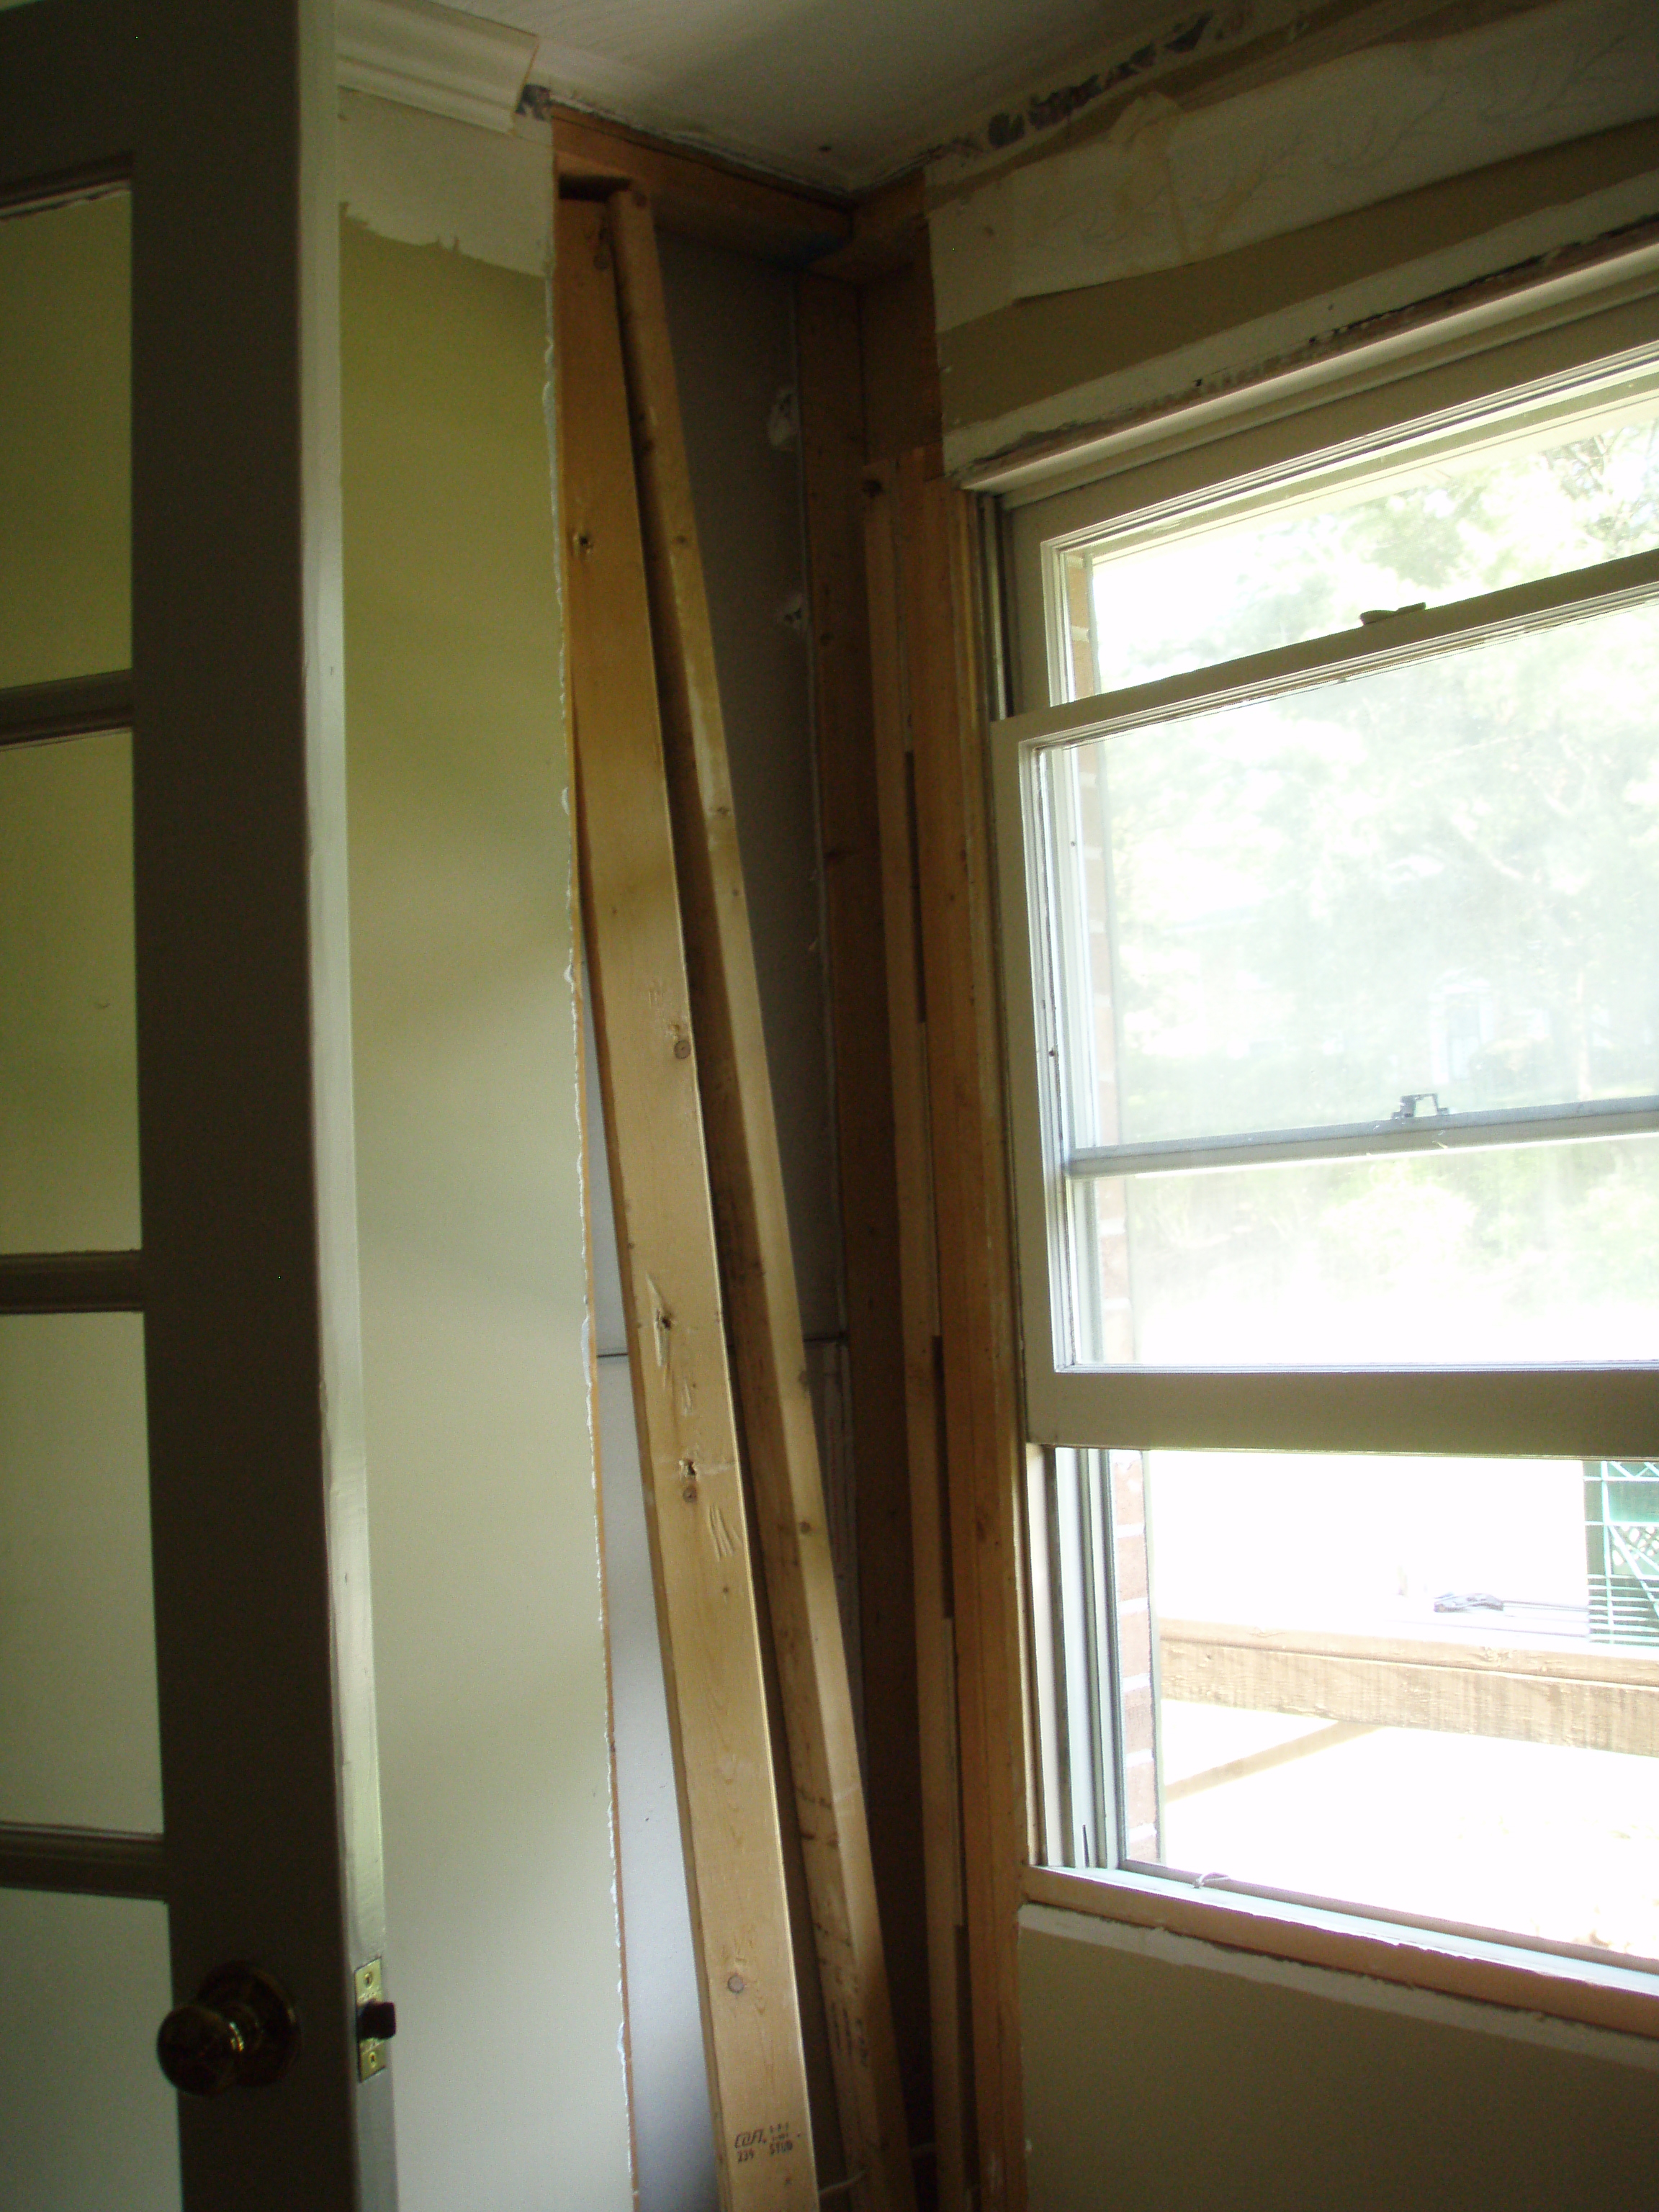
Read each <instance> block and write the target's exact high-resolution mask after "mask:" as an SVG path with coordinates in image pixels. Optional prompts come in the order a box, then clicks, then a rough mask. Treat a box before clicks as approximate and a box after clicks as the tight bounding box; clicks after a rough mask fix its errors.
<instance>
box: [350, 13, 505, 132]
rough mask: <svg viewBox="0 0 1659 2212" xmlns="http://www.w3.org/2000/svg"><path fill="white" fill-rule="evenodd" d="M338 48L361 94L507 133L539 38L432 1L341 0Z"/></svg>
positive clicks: (356, 88) (352, 85)
mask: <svg viewBox="0 0 1659 2212" xmlns="http://www.w3.org/2000/svg"><path fill="white" fill-rule="evenodd" d="M335 49H336V52H337V58H338V66H339V81H340V82H341V83H342V84H343V85H348V86H349V87H350V88H352V90H354V91H356V92H373V93H378V94H380V98H381V99H382V100H400V101H401V102H402V103H403V105H404V106H405V107H423V108H425V109H427V110H428V112H430V113H432V114H434V115H447V116H449V117H451V118H453V120H454V121H456V122H457V123H472V124H476V125H479V126H480V127H481V128H482V129H483V130H485V131H510V130H511V129H512V128H513V111H514V110H515V109H516V107H517V106H518V104H519V94H520V93H521V92H522V91H523V90H524V82H525V78H526V76H528V75H529V72H530V64H531V63H532V61H533V60H534V58H535V55H536V40H535V37H534V34H533V33H531V32H528V31H513V30H508V29H507V27H505V26H504V25H502V24H500V23H487V22H484V21H481V20H480V19H479V18H478V17H477V16H475V15H457V14H456V12H455V11H454V9H450V8H440V7H435V6H434V5H433V4H431V0H337V4H336V9H335Z"/></svg>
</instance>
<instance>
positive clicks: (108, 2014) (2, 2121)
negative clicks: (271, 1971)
mask: <svg viewBox="0 0 1659 2212" xmlns="http://www.w3.org/2000/svg"><path fill="white" fill-rule="evenodd" d="M0 1960H3V1961H4V1964H3V1967H0V2050H3V2051H4V2053H5V2064H4V2066H3V2068H0V2142H3V2143H4V2144H5V2147H6V2150H5V2165H6V2178H5V2183H4V2191H3V2194H4V2199H5V2202H6V2203H8V2204H15V2205H17V2206H19V2207H25V2206H26V2207H27V2212H115V2208H117V2207H118V2208H119V2212H179V2135H178V2127H177V2124H176V2123H175V2120H174V2118H173V2102H174V2100H173V2092H172V2091H171V2090H170V2089H169V2088H168V2087H167V2083H166V2082H165V2081H163V2080H162V2079H161V2072H160V2069H158V2068H157V2066H156V2064H155V2052H154V2046H155V2022H156V2021H158V2020H159V2019H160V2018H161V2015H162V2014H163V2013H164V2012H165V2011H166V2010H167V2005H168V2003H169V2002H171V2000H170V1997H169V1995H168V1977H167V1907H166V1906H165V1905H152V1904H149V1903H147V1902H144V1901H143V1900H140V1899H131V1898H120V1897H62V1896H52V1895H51V1894H49V1893H48V1894H43V1893H40V1892H38V1891H33V1890H0Z"/></svg>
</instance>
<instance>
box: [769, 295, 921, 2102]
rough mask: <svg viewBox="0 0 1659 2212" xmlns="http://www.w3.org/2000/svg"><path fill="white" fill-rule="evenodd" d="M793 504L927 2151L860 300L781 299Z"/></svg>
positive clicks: (878, 1848) (900, 1891) (861, 1548)
mask: <svg viewBox="0 0 1659 2212" xmlns="http://www.w3.org/2000/svg"><path fill="white" fill-rule="evenodd" d="M795 301H796V309H795V313H796V333H797V347H798V353H799V373H800V450H801V488H802V494H803V498H804V503H805V516H806V556H807V604H808V607H809V610H810V613H811V639H812V684H813V723H814V727H815V733H816V740H817V772H818V820H819V828H820V835H821V846H822V851H823V908H824V931H825V939H826V948H827V951H828V955H829V957H828V961H827V963H826V964H827V968H828V982H829V1028H830V1036H831V1041H832V1046H833V1066H834V1070H835V1097H836V1153H837V1158H838V1159H839V1162H840V1169H841V1173H840V1177H839V1191H840V1200H841V1229H842V1254H843V1279H844V1282H845V1285H846V1298H847V1360H848V1374H849V1377H850V1381H851V1385H852V1390H851V1405H852V1443H853V1450H852V1471H853V1480H854V1486H855V1492H856V1499H857V1510H856V1515H855V1517H854V1527H855V1534H856V1542H857V1549H858V1597H859V1644H860V1651H861V1655H862V1662H863V1668H864V1675H865V1680H866V1681H867V1682H869V1683H870V1684H872V1685H873V1686H874V1688H875V1694H874V1695H873V1696H866V1699H865V1701H864V1747H865V1774H866V1782H867V1785H868V1791H867V1795H868V1804H869V1822H870V1851H871V1857H872V1862H873V1864H874V1868H875V1877H876V1889H877V1893H878V1897H879V1899H880V1903H881V1917H882V1933H883V1937H884V1943H885V1948H886V1956H887V1973H888V1984H889V1987H890V1992H891V1996H892V2007H893V2032H894V2034H895V2036H896V2039H897V2043H898V2054H899V2071H900V2074H901V2076H902V2081H903V2084H904V2094H905V2105H906V2107H907V2110H908V2114H909V2120H910V2134H911V2137H912V2140H913V2141H915V2142H936V2141H937V2136H936V2135H935V2132H934V2127H933V2115H932V2112H931V2105H932V2068H931V2064H930V2062H929V2057H928V2045H929V2041H930V2029H929V2017H928V1996H927V1905H926V1881H925V1876H924V1873H923V1864H922V1858H923V1848H922V1818H921V1729H920V1721H919V1717H918V1711H917V1704H916V1608H915V1565H914V1559H913V1554H912V1547H911V1539H910V1484H909V1469H908V1455H907V1451H906V1434H905V1387H904V1322H903V1304H902V1289H901V1282H900V1273H899V1239H900V1228H899V1198H898V1183H897V1171H896V1161H895V1155H894V1133H893V1091H892V1065H891V1051H890V1040H889V1036H888V1018H887V969H886V954H885V950H884V930H883V926H882V873H881V833H880V820H879V809H878V803H877V793H876V756H875V728H874V717H873V711H872V701H871V689H870V647H869V608H868V600H867V594H866V586H865V573H864V507H865V490H864V453H865V433H864V402H863V362H862V355H861V349H860V331H859V296H858V294H857V293H856V292H855V291H854V289H853V288H852V287H851V286H850V285H848V284H841V283H833V282H831V281H830V280H829V279H828V278H825V277H821V276H814V275H808V276H802V277H800V278H799V279H798V280H797V282H796V286H795Z"/></svg>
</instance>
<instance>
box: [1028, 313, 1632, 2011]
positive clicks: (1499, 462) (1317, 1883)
mask: <svg viewBox="0 0 1659 2212" xmlns="http://www.w3.org/2000/svg"><path fill="white" fill-rule="evenodd" d="M1639 289H1640V288H1639V287H1638V288H1637V290H1638V293H1639ZM1656 334H1659V317H1656V316H1655V314H1654V313H1652V312H1651V311H1650V308H1649V307H1647V306H1646V305H1645V304H1644V301H1642V300H1641V299H1640V298H1639V297H1638V298H1636V299H1635V300H1634V301H1633V303H1632V300H1630V299H1625V300H1622V301H1620V303H1619V304H1618V305H1617V306H1616V307H1603V308H1602V309H1601V310H1598V311H1597V312H1595V313H1583V314H1581V315H1579V316H1578V317H1577V319H1569V320H1567V321H1566V322H1565V323H1558V324H1557V325H1555V326H1554V327H1553V328H1551V329H1547V330H1539V329H1529V330H1528V331H1527V332H1526V333H1524V334H1521V335H1517V334H1516V332H1515V331H1510V333H1509V334H1508V335H1507V336H1506V337H1505V338H1504V342H1503V343H1494V344H1492V345H1489V346H1488V347H1487V348H1486V349H1485V350H1484V351H1482V350H1480V349H1473V348H1468V347H1465V348H1463V349H1461V350H1460V349H1451V350H1449V351H1443V355H1442V356H1439V357H1437V359H1436V360H1435V362H1433V363H1432V364H1431V365H1429V366H1425V365H1424V364H1423V362H1421V360H1420V359H1419V363H1418V365H1417V366H1416V368H1413V370H1412V372H1411V373H1410V374H1398V375H1389V376H1383V374H1381V373H1380V372H1379V371H1377V370H1376V368H1374V367H1373V368H1366V367H1365V366H1364V364H1363V363H1362V364H1359V365H1358V366H1357V367H1355V368H1352V369H1351V371H1350V372H1349V374H1347V377H1346V381H1345V382H1344V383H1343V384H1342V386H1340V388H1337V387H1334V386H1333V388H1332V389H1331V390H1330V391H1329V392H1327V393H1326V394H1325V396H1323V397H1319V396H1317V395H1315V396H1314V397H1312V398H1310V397H1309V396H1308V395H1306V394H1304V395H1303V397H1302V398H1300V399H1299V400H1298V401H1297V404H1295V405H1293V406H1292V405H1291V404H1289V403H1288V402H1286V401H1285V399H1284V398H1282V396H1281V397H1280V398H1279V399H1278V400H1277V401H1276V403H1275V404H1273V405H1272V406H1268V405H1265V404H1264V405H1263V406H1261V407H1260V408H1259V409H1258V410H1257V412H1256V416H1255V419H1254V420H1247V419H1245V415H1244V413H1243V411H1240V412H1236V413H1233V414H1231V415H1225V416H1222V417H1221V418H1220V419H1219V420H1218V422H1214V423H1212V425H1211V427H1210V428H1209V430H1208V431H1207V432H1200V430H1199V429H1197V428H1195V427H1192V428H1188V429H1186V430H1185V431H1184V432H1183V431H1182V428H1181V426H1180V425H1179V424H1178V423H1177V424H1175V425H1173V426H1170V425H1165V426H1164V428H1163V429H1162V430H1161V431H1160V432H1158V434H1157V436H1156V437H1154V436H1153V435H1152V434H1148V435H1146V436H1143V437H1142V438H1141V439H1140V440H1139V442H1137V441H1134V440H1126V441H1123V445H1122V447H1121V451H1120V452H1119V453H1118V454H1117V456H1116V457H1115V460H1114V462H1113V465H1112V466H1111V468H1110V470H1109V472H1108V473H1107V474H1105V475H1103V476H1101V477H1098V478H1097V480H1096V481H1095V482H1093V483H1086V484H1084V485H1082V486H1080V487H1079V486H1073V487H1069V488H1066V489H1061V490H1060V491H1057V492H1056V491H1054V490H1053V489H1043V491H1042V495H1041V496H1035V495H1012V496H1011V497H1010V498H1009V500H1008V502H1007V505H1008V512H1007V513H1006V516H1005V538H1006V542H1007V544H1008V545H1009V547H1010V549H1011V550H1010V580H1011V586H1012V588H1011V594H1010V596H1011V599H1012V603H1013V605H1014V607H1015V610H1016V621H1015V624H1014V629H1015V637H1014V648H1015V651H1016V652H1017V655H1018V665H1019V667H1020V669H1021V670H1022V671H1023V684H1022V696H1021V697H1020V699H1019V702H1018V703H1019V706H1020V708H1021V711H1019V712H1018V713H1017V714H1013V715H1012V716H1010V717H1009V718H1008V719H1006V720H1003V721H1000V722H999V723H996V724H994V726H993V728H992V732H991V742H992V759H993V775H994V793H995V806H996V815H997V836H998V851H999V874H1000V912H1001V922H1002V930H1003V939H1004V946H1005V959H1006V973H1005V982H1006V1012H1007V1020H1008V1029H1009V1039H1010V1079H1011V1096H1012V1109H1013V1116H1014V1139H1015V1142H1014V1157H1015V1184H1016V1192H1017V1205H1018V1249H1019V1260H1020V1275H1021V1309H1022V1316H1023V1337H1024V1387H1025V1404H1026V1413H1027V1422H1028V1433H1029V1436H1030V1439H1031V1443H1032V1446H1033V1450H1032V1453H1031V1468H1032V1473H1031V1480H1030V1558H1031V1588H1030V1593H1029V1596H1030V1606H1029V1614H1030V1623H1031V1650H1030V1674H1031V1680H1032V1682H1033V1684H1034V1686H1035V1689H1036V1698H1035V1705H1036V1710H1037V1713H1038V1717H1039V1722H1040V1730H1039V1733H1040V1737H1041V1741H1040V1746H1039V1749H1040V1758H1039V1759H1038V1762H1037V1771H1038V1774H1039V1778H1040V1785H1041V1786H1040V1798H1041V1809H1040V1821H1039V1826H1040V1833H1041V1857H1042V1858H1043V1859H1044V1860H1045V1861H1046V1863H1048V1865H1049V1866H1051V1867H1054V1868H1063V1869H1075V1870H1078V1871H1080V1872H1084V1873H1089V1874H1092V1875H1096V1876H1097V1877H1098V1878H1099V1879H1100V1880H1101V1881H1102V1882H1103V1883H1104V1884H1106V1885H1108V1886H1109V1885H1111V1884H1114V1883H1115V1884H1116V1885H1118V1887H1119V1888H1120V1890H1121V1891H1127V1890H1128V1889H1132V1888H1135V1887H1139V1891H1140V1893H1142V1894H1143V1895H1144V1894H1145V1893H1146V1889H1147V1888H1148V1887H1149V1886H1152V1885H1159V1884H1161V1885H1166V1886H1167V1885H1172V1884H1174V1885H1179V1884H1183V1883H1185V1884H1193V1883H1197V1884H1200V1885H1201V1886H1202V1887H1205V1888H1206V1889H1221V1890H1223V1891H1227V1892H1231V1893H1255V1894H1256V1895H1258V1896H1261V1897H1265V1898H1267V1899H1278V1900H1279V1904H1280V1905H1281V1906H1284V1905H1290V1906H1297V1905H1306V1906H1308V1907H1309V1908H1310V1909H1312V1910H1316V1911H1328V1910H1329V1909H1330V1908H1331V1907H1333V1906H1334V1907H1340V1908H1341V1909H1343V1910H1345V1911H1356V1912H1359V1913H1362V1914H1364V1915H1367V1916H1370V1917H1376V1916H1379V1915H1380V1916H1383V1917H1407V1918H1408V1919H1410V1920H1412V1921H1413V1923H1418V1924H1421V1925H1427V1926H1429V1927H1431V1928H1432V1927H1439V1928H1441V1929H1443V1930H1445V1931H1446V1932H1447V1934H1448V1935H1449V1936H1458V1937H1459V1940H1462V1938H1466V1937H1467V1936H1468V1935H1469V1933H1470V1931H1480V1933H1481V1934H1482V1935H1483V1936H1496V1937H1500V1938H1502V1939H1504V1941H1506V1942H1521V1943H1522V1944H1527V1945H1530V1946H1533V1947H1534V1949H1537V1948H1543V1949H1545V1950H1549V1949H1554V1950H1556V1951H1557V1952H1558V1953H1559V1954H1561V1955H1562V1956H1563V1957H1564V1959H1565V1958H1571V1957H1573V1956H1574V1955H1575V1954H1576V1955H1577V1958H1578V1959H1580V1960H1583V1959H1584V1958H1587V1957H1589V1958H1597V1959H1604V1960H1609V1961H1621V1962H1629V1963H1633V1962H1637V1961H1644V1960H1645V1961H1652V1960H1659V1880H1656V1877H1655V1873H1654V1868H1655V1865H1656V1863H1659V1365H1656V1362H1659V338H1656ZM1578 1971H1582V1968H1581V1969H1579V1970H1578ZM1638 1971H1639V1970H1638Z"/></svg>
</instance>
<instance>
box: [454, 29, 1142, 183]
mask: <svg viewBox="0 0 1659 2212" xmlns="http://www.w3.org/2000/svg"><path fill="white" fill-rule="evenodd" d="M450 4H451V5H452V6H456V5H458V6H459V7H460V8H461V9H464V10H465V13H467V14H468V15H477V16H481V17H484V18H486V19H488V20H489V21H494V22H498V23H506V24H510V25H512V26H513V27H515V28H517V29H520V30H523V31H529V32H532V33H534V34H535V36H536V37H537V39H538V41H539V45H538V49H537V55H536V60H535V63H534V64H533V65H532V69H531V72H530V74H531V78H532V82H535V83H538V84H545V85H547V86H549V87H550V88H551V89H552V91H553V92H554V94H556V96H557V97H560V98H562V99H568V100H574V101H576V102H578V103H579V104H580V105H581V106H592V107H596V108H599V109H600V110H602V111H603V112H605V113H606V114H608V115H611V116H612V117H614V118H617V119H619V120H621V121H623V122H626V123H631V124H634V125H636V126H637V127H639V128H641V129H645V130H650V131H660V132H663V133H665V135H668V136H671V137H677V138H683V139H686V140H690V141H691V142H693V143H696V144H699V145H701V146H704V147H707V148H708V149H712V150H714V151H717V152H720V153H724V154H726V155H732V156H733V157H734V158H736V159H738V160H742V161H750V162H754V163H757V164H758V165H760V166H762V167H765V168H768V169H771V170H775V171H777V172H780V173H782V174H784V175H787V176H791V177H795V178H799V179H802V180H803V181H805V182H811V183H815V184H820V185H830V186H832V187H836V188H839V189H841V190H844V191H861V190H864V189H866V187H868V186H869V185H872V184H876V183H878V182H879V181H880V180H881V179H883V178H884V177H887V176H890V175H892V174H893V173H895V172H896V171H897V170H899V169H902V168H904V167H908V166H909V165H910V164H911V163H913V162H914V161H916V160H917V159H918V158H920V157H921V155H924V154H926V153H927V152H928V151H929V150H930V149H932V148H933V147H934V146H936V145H938V144H939V143H941V142H942V141H944V140H945V139H948V138H949V137H951V136H952V135H953V134H954V133H955V132H957V131H961V130H963V129H966V128H970V127H972V126H974V125H979V124H982V123H983V122H984V120H985V118H986V116H987V114H988V113H989V112H991V111H992V110H993V109H994V107H995V106H997V104H998V103H999V101H1000V100H1005V99H1012V98H1017V97H1018V96H1019V95H1021V94H1024V93H1027V92H1029V91H1031V90H1033V89H1035V88H1037V87H1038V85H1039V83H1040V81H1041V79H1042V76H1043V73H1044V72H1045V71H1047V70H1051V69H1055V68H1058V67H1060V65H1061V64H1064V63H1066V62H1067V61H1072V60H1079V59H1083V58H1089V59H1091V60H1098V59H1099V58H1102V57H1103V56H1109V55H1111V54H1112V53H1113V52H1115V50H1117V49H1119V48H1122V49H1124V50H1126V51H1127V49H1128V48H1130V47H1132V46H1134V45H1135V43H1136V39H1135V33H1138V32H1139V31H1141V30H1143V29H1146V28H1147V27H1159V26H1162V25H1164V24H1166V23H1167V21H1168V19H1169V17H1170V16H1171V15H1175V14H1176V13H1178V12H1180V5H1179V0H1162V4H1160V0H1083V4H1079V0H450ZM1062 74H1063V72H1062Z"/></svg>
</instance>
